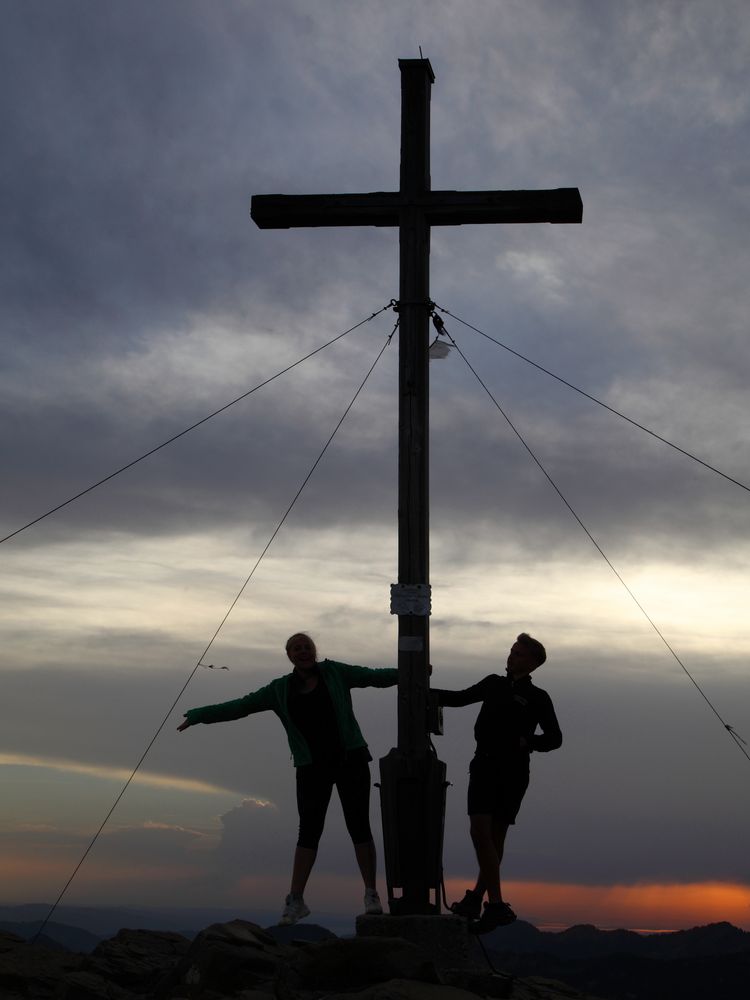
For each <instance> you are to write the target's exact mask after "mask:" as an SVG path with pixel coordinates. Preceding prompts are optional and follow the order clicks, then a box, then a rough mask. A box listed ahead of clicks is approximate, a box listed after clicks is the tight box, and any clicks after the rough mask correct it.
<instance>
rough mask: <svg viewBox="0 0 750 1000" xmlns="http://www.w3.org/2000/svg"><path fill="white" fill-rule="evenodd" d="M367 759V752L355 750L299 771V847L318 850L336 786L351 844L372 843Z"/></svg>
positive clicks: (298, 769) (307, 765) (304, 766)
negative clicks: (337, 758) (329, 804)
mask: <svg viewBox="0 0 750 1000" xmlns="http://www.w3.org/2000/svg"><path fill="white" fill-rule="evenodd" d="M368 757H369V755H368V754H367V751H365V752H364V753H361V752H359V751H353V752H350V753H349V754H348V755H347V756H345V757H343V758H342V759H341V760H340V761H337V762H335V763H326V764H316V763H312V764H304V765H303V766H301V767H298V768H297V809H298V811H299V837H298V838H297V847H308V848H311V849H313V850H315V849H316V848H317V846H318V843H319V842H320V838H321V835H322V833H323V826H324V824H325V819H326V812H327V811H328V803H329V802H330V801H331V793H332V792H333V786H334V785H335V786H336V788H337V789H338V793H339V799H340V800H341V808H342V809H343V810H344V821H345V822H346V828H347V830H348V831H349V836H350V837H351V838H352V843H354V844H364V843H366V842H367V841H369V840H372V830H371V829H370V764H369V760H368Z"/></svg>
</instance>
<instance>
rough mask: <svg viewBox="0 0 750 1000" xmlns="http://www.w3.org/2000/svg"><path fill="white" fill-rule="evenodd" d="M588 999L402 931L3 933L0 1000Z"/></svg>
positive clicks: (241, 925)
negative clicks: (86, 939) (86, 943)
mask: <svg viewBox="0 0 750 1000" xmlns="http://www.w3.org/2000/svg"><path fill="white" fill-rule="evenodd" d="M353 994H356V995H357V997H358V998H359V1000H473V998H475V997H477V996H480V997H491V998H502V997H508V998H511V1000H594V998H589V997H586V996H585V995H584V994H582V993H579V992H577V991H576V990H574V989H572V988H570V987H567V986H565V985H563V984H562V983H557V982H553V981H551V980H544V979H539V978H531V979H520V978H515V977H514V976H511V975H504V974H503V973H498V972H492V971H490V970H489V967H488V970H487V971H486V972H484V971H477V970H476V969H475V970H467V969H440V970H438V968H437V967H436V965H435V963H434V962H433V961H432V959H431V958H430V957H429V955H428V954H427V953H426V952H425V951H423V950H422V949H420V948H419V947H418V946H417V945H415V944H412V943H410V942H408V941H404V940H402V939H400V938H383V937H355V938H336V937H328V938H324V939H322V940H319V941H312V942H311V941H309V940H308V941H305V940H295V939H294V938H292V939H291V940H286V941H277V940H276V938H275V937H274V936H272V935H271V934H270V933H269V932H268V931H266V930H264V929H263V928H262V927H259V926H258V925H257V924H253V923H250V922H248V921H245V920H232V921H230V922H229V923H223V924H212V925H211V926H210V927H207V928H206V929H205V930H203V931H201V932H200V933H199V934H198V935H197V936H196V937H195V939H194V940H193V941H192V942H191V941H190V940H188V938H186V937H182V936H181V935H180V934H173V933H169V932H164V931H150V930H121V931H119V932H118V933H117V934H116V935H115V937H113V938H111V939H109V940H107V941H103V942H102V943H101V944H99V945H98V946H97V947H96V948H95V949H94V951H93V952H91V954H88V955H84V954H78V953H75V952H69V951H64V950H60V949H59V948H49V947H47V946H45V945H40V944H37V945H32V944H29V943H28V942H26V941H24V940H23V939H22V938H20V937H18V936H17V935H15V934H11V933H8V932H0V997H2V998H3V1000H137V998H140V1000H143V998H146V997H147V998H149V1000H178V998H180V1000H225V998H226V1000H230V998H232V1000H269V998H270V997H273V998H275V1000H323V998H326V1000H329V998H330V1000H345V998H348V997H349V996H351V995H353Z"/></svg>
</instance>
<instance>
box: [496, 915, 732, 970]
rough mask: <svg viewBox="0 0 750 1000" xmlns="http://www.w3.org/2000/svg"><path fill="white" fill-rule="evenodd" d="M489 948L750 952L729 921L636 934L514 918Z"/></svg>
mask: <svg viewBox="0 0 750 1000" xmlns="http://www.w3.org/2000/svg"><path fill="white" fill-rule="evenodd" d="M484 942H485V945H487V946H488V947H490V948H491V949H492V950H493V951H497V952H505V951H513V952H516V953H519V952H520V953H535V954H547V955H554V956H555V957H556V958H570V959H573V958H582V959H585V958H603V957H608V956H611V955H638V956H640V957H643V958H658V959H662V960H671V959H677V958H699V957H711V956H713V957H717V956H721V955H735V954H738V953H741V952H750V932H748V931H743V930H741V929H740V928H739V927H735V926H734V925H733V924H730V923H728V922H727V921H722V922H720V923H716V924H706V925H705V926H703V927H693V928H691V929H690V930H685V931H667V932H664V933H661V934H638V933H637V932H636V931H627V930H614V931H603V930H600V929H599V928H598V927H594V926H593V924H576V925H574V926H573V927H568V928H567V930H564V931H540V930H539V929H538V928H537V927H534V925H533V924H529V923H526V922H525V921H523V920H518V921H516V922H515V923H514V924H510V925H509V926H507V927H502V928H498V930H496V931H493V932H492V933H491V934H488V935H487V936H486V937H485V938H484Z"/></svg>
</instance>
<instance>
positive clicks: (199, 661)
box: [31, 310, 398, 944]
mask: <svg viewBox="0 0 750 1000" xmlns="http://www.w3.org/2000/svg"><path fill="white" fill-rule="evenodd" d="M381 311H382V310H381ZM397 327H398V320H396V324H395V326H394V328H393V330H392V331H391V333H390V334H389V335H388V338H387V339H386V341H385V343H384V344H383V346H382V347H381V348H380V350H379V351H378V354H377V356H376V358H375V360H374V361H373V363H372V364H371V365H370V368H369V370H368V372H367V374H366V375H365V377H364V379H363V380H362V382H361V383H360V385H359V387H358V388H357V391H356V392H355V393H354V396H353V397H352V399H351V401H350V402H349V404H348V405H347V407H346V409H345V410H344V412H343V413H342V415H341V417H340V418H339V420H338V423H337V424H336V426H335V427H334V429H333V431H332V432H331V434H330V436H329V438H328V440H327V441H326V443H325V444H324V445H323V448H322V449H321V451H320V453H319V454H318V457H317V458H316V459H315V461H314V462H313V464H312V465H311V466H310V469H309V471H308V473H307V475H306V476H305V478H304V479H303V480H302V484H301V485H300V487H299V489H298V490H297V492H296V493H295V495H294V497H293V499H292V502H291V503H290V504H289V506H288V507H287V509H286V511H285V512H284V514H283V516H282V517H281V520H280V521H279V523H278V524H277V525H276V527H275V528H274V530H273V532H272V534H271V537H270V538H269V539H268V541H267V542H266V545H265V547H264V548H263V551H262V552H261V554H260V555H259V556H258V558H257V560H256V561H255V564H254V566H253V568H252V569H251V570H250V572H249V573H248V575H247V577H246V579H245V582H244V583H243V584H242V586H241V587H240V589H239V590H238V592H237V594H236V596H235V598H234V600H233V601H232V602H231V604H230V605H229V608H228V609H227V611H226V613H225V615H224V617H223V618H222V619H221V621H220V622H219V624H218V626H217V628H216V631H215V632H214V634H213V635H212V636H211V638H210V639H209V641H208V644H207V646H206V648H205V649H204V650H203V652H202V653H201V655H200V656H199V657H198V659H197V661H196V664H195V666H194V667H193V669H192V670H191V672H190V674H189V675H188V678H187V680H186V681H185V683H184V684H183V685H182V687H181V688H180V691H179V693H178V694H177V697H176V698H175V699H174V701H173V702H172V704H171V705H170V707H169V710H168V711H167V713H166V715H165V716H164V718H163V719H162V721H161V723H160V724H159V727H158V729H157V730H156V732H155V733H154V735H153V736H152V737H151V740H150V741H149V743H148V745H147V747H146V749H145V750H144V751H143V753H142V754H141V756H140V758H139V760H138V763H137V764H136V765H135V767H134V768H133V770H132V771H131V773H130V777H129V778H128V779H127V781H126V782H125V784H124V785H123V787H122V789H121V790H120V792H119V793H118V795H117V797H116V798H115V800H114V802H113V803H112V806H111V807H110V809H109V812H108V813H107V815H106V816H105V817H104V819H103V820H102V823H101V826H100V827H99V829H98V830H97V831H96V833H95V834H94V836H93V837H92V839H91V841H90V843H89V845H88V846H87V848H86V850H85V851H84V853H83V855H82V856H81V858H80V860H79V862H78V864H77V865H76V866H75V868H74V869H73V872H72V874H71V875H70V877H69V879H68V881H67V882H66V883H65V885H64V886H63V889H62V891H61V892H60V895H59V896H58V897H57V899H56V900H55V902H54V903H53V904H52V907H51V909H50V911H49V913H48V914H47V916H46V917H45V918H44V921H43V922H42V925H41V926H40V928H39V930H38V931H37V932H36V934H35V935H34V937H33V939H32V941H31V943H32V944H34V943H35V942H36V941H37V939H38V938H39V936H40V935H41V933H42V931H43V930H44V928H45V927H46V926H47V924H48V923H49V921H50V920H51V919H52V915H53V914H54V912H55V910H56V909H57V907H58V906H59V905H60V901H61V900H62V898H63V896H64V895H65V893H66V892H67V891H68V888H69V887H70V885H71V883H72V882H73V879H74V878H75V877H76V875H77V874H78V872H79V870H80V868H81V866H82V865H83V863H84V861H85V860H86V858H87V857H88V855H89V854H90V852H91V850H92V849H93V847H94V844H95V843H96V841H97V840H98V839H99V836H100V834H101V833H102V831H103V830H104V827H105V826H106V825H107V823H108V822H109V819H110V817H111V816H112V814H113V813H114V811H115V809H116V808H117V806H118V805H119V803H120V801H121V799H122V797H123V796H124V795H125V792H126V791H127V790H128V788H129V787H130V784H131V782H132V781H133V779H134V778H135V776H136V774H137V772H138V770H139V768H140V766H141V764H142V763H143V762H144V760H145V759H146V757H147V756H148V753H149V751H150V750H151V747H152V746H153V745H154V743H155V742H156V740H157V738H158V737H159V735H160V733H161V731H162V729H163V728H164V726H165V725H166V724H167V721H168V720H169V717H170V715H171V714H172V712H173V711H174V709H175V707H176V706H177V703H178V702H179V700H180V698H181V697H182V696H183V694H184V693H185V691H186V690H187V687H188V685H189V684H190V682H191V680H192V679H193V677H194V676H195V674H196V672H197V670H198V669H199V668H200V667H201V666H202V661H203V658H204V657H205V656H206V655H207V654H208V651H209V650H210V649H211V647H212V646H213V644H214V642H215V641H216V638H217V637H218V635H219V632H221V630H222V628H223V627H224V625H225V624H226V622H227V619H228V618H229V616H230V615H231V613H232V611H234V609H235V607H236V606H237V604H238V602H239V600H240V598H241V597H242V595H243V593H244V592H245V589H246V588H247V586H248V584H249V583H250V581H251V580H252V578H253V576H254V575H255V571H256V570H257V569H258V567H259V566H260V564H261V562H262V560H263V557H264V556H265V555H266V553H267V552H268V550H269V549H270V547H271V545H272V544H273V541H274V539H275V538H276V536H277V535H278V533H279V531H280V530H281V528H282V526H283V524H284V522H285V521H286V519H287V518H288V517H289V515H290V513H291V512H292V508H293V507H294V505H295V504H296V503H297V500H299V498H300V496H301V494H302V491H303V490H304V488H305V486H307V484H308V482H309V481H310V478H311V477H312V474H313V473H314V472H315V470H316V468H317V467H318V465H319V464H320V462H321V460H322V458H323V456H324V455H325V453H326V451H327V450H328V446H329V445H330V444H331V442H332V441H333V439H334V437H335V436H336V434H337V432H338V431H339V429H340V428H341V425H342V424H343V422H344V420H345V419H346V417H347V416H348V415H349V412H350V411H351V409H352V407H353V406H354V404H355V402H356V401H357V398H358V397H359V395H360V393H361V392H362V390H363V389H364V387H365V384H366V383H367V380H368V379H369V377H370V375H372V373H373V371H374V369H375V366H376V365H377V363H378V361H380V359H381V357H382V356H383V354H384V352H385V349H386V347H388V345H389V344H390V343H391V341H392V339H393V335H394V333H395V332H396V329H397Z"/></svg>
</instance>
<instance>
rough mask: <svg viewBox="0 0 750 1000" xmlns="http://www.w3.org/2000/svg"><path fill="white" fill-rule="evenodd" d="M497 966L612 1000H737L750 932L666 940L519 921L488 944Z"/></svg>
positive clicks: (715, 927) (724, 930)
mask: <svg viewBox="0 0 750 1000" xmlns="http://www.w3.org/2000/svg"><path fill="white" fill-rule="evenodd" d="M484 941H485V947H487V949H488V953H489V956H490V959H491V961H492V964H493V965H494V966H496V967H497V968H498V969H502V970H503V972H506V973H511V974H512V975H516V976H520V977H530V976H541V977H544V978H548V979H554V980H560V981H561V982H565V983H569V984H570V985H571V986H573V987H575V988H576V989H578V990H581V991H583V992H584V993H587V994H590V995H592V996H598V997H604V998H608V1000H633V998H634V997H637V998H638V1000H676V998H679V1000H707V998H709V1000H737V998H739V997H742V996H746V995H747V984H748V982H750V933H748V932H747V931H743V930H740V929H739V928H737V927H734V926H733V925H732V924H729V923H726V922H722V923H717V924H708V925H706V926H704V927H693V928H691V929H690V930H687V931H671V932H667V933H664V934H648V935H642V934H637V933H635V932H634V931H624V930H617V931H602V930H599V929H598V928H597V927H593V926H591V925H587V924H579V925H577V926H575V927H569V928H568V929H567V930H565V931H558V932H549V931H540V930H538V929H537V928H536V927H534V926H533V925H532V924H526V923H524V922H523V921H518V922H517V923H516V924H512V925H510V926H509V927H505V928H502V929H499V930H497V931H493V933H492V934H488V935H487V936H486V937H485V939H484Z"/></svg>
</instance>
